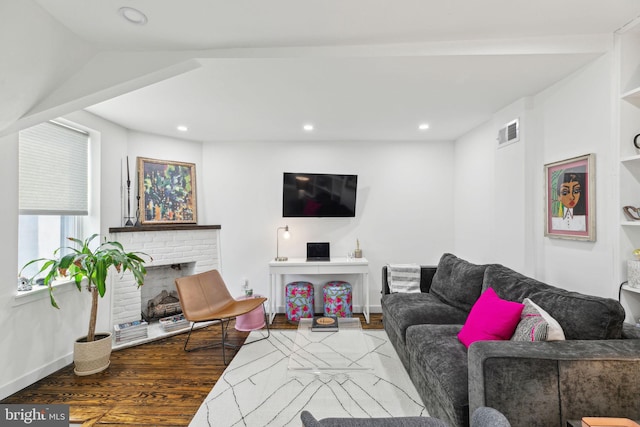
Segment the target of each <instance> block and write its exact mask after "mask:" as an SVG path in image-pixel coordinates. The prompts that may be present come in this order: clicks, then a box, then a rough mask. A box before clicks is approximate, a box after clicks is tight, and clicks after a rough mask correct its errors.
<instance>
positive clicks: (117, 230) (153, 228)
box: [109, 224, 222, 233]
mask: <svg viewBox="0 0 640 427" xmlns="http://www.w3.org/2000/svg"><path fill="white" fill-rule="evenodd" d="M221 228H222V227H221V226H220V225H196V224H158V225H142V226H140V227H111V228H109V233H139V232H142V231H175V230H220V229H221Z"/></svg>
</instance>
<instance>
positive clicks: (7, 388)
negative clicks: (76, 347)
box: [0, 352, 73, 400]
mask: <svg viewBox="0 0 640 427" xmlns="http://www.w3.org/2000/svg"><path fill="white" fill-rule="evenodd" d="M71 363H73V352H71V353H69V354H68V355H66V356H62V357H60V358H58V359H56V360H54V361H53V362H51V363H48V364H46V365H43V366H41V367H40V368H38V369H34V370H33V371H31V372H29V373H27V374H25V375H23V376H21V377H20V378H17V379H15V380H13V381H11V382H10V383H8V384H6V385H4V386H2V387H0V400H1V399H5V398H7V397H9V396H11V395H12V394H14V393H17V392H19V391H20V390H22V389H23V388H25V387H28V386H30V385H31V384H33V383H35V382H38V381H40V380H41V379H43V378H45V377H48V376H49V375H51V374H53V373H54V372H56V371H58V370H60V369H62V368H64V367H65V366H67V365H69V364H71Z"/></svg>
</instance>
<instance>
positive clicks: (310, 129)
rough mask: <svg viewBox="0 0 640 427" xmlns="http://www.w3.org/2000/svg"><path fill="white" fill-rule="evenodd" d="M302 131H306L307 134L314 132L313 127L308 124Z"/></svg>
mask: <svg viewBox="0 0 640 427" xmlns="http://www.w3.org/2000/svg"><path fill="white" fill-rule="evenodd" d="M302 129H304V130H305V131H306V132H311V131H312V130H313V125H312V124H310V123H307V124H306V125H304V126H302Z"/></svg>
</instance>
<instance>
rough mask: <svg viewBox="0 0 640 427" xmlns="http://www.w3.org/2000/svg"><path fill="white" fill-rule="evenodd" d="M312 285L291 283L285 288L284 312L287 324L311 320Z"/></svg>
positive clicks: (312, 303)
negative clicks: (304, 319)
mask: <svg viewBox="0 0 640 427" xmlns="http://www.w3.org/2000/svg"><path fill="white" fill-rule="evenodd" d="M313 294H314V289H313V284H312V283H309V282H291V283H287V286H286V287H285V311H286V314H287V320H288V321H289V322H294V323H297V322H299V321H300V319H302V318H307V317H308V318H313V305H314V295H313Z"/></svg>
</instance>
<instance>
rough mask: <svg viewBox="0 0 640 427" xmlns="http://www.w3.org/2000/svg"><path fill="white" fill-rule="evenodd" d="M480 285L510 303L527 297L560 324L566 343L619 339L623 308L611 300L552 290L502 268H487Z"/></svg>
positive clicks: (491, 266) (545, 285) (497, 266)
mask: <svg viewBox="0 0 640 427" xmlns="http://www.w3.org/2000/svg"><path fill="white" fill-rule="evenodd" d="M482 286H483V289H486V288H489V287H490V288H493V290H494V291H496V293H497V294H498V295H499V296H500V297H501V298H504V299H507V300H510V301H517V302H522V301H523V300H524V299H525V298H530V299H531V300H532V301H533V302H535V303H536V304H538V305H539V306H540V307H541V308H542V309H543V310H545V311H546V312H547V313H549V314H550V315H551V316H552V317H553V318H554V319H556V320H557V321H558V323H560V326H562V329H563V330H564V334H565V337H566V338H567V339H568V340H596V339H618V338H621V337H622V325H623V323H624V316H625V314H624V309H623V308H622V306H621V305H620V303H618V302H617V301H615V300H613V299H609V298H602V297H596V296H592V295H585V294H580V293H577V292H570V291H566V290H564V289H560V288H556V287H554V286H550V285H547V284H545V283H542V282H539V281H537V280H535V279H532V278H530V277H527V276H524V275H522V274H520V273H518V272H516V271H513V270H511V269H510V268H507V267H504V266H502V265H490V266H488V267H487V269H486V271H485V274H484V283H483V285H482ZM587 314H588V315H587Z"/></svg>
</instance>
